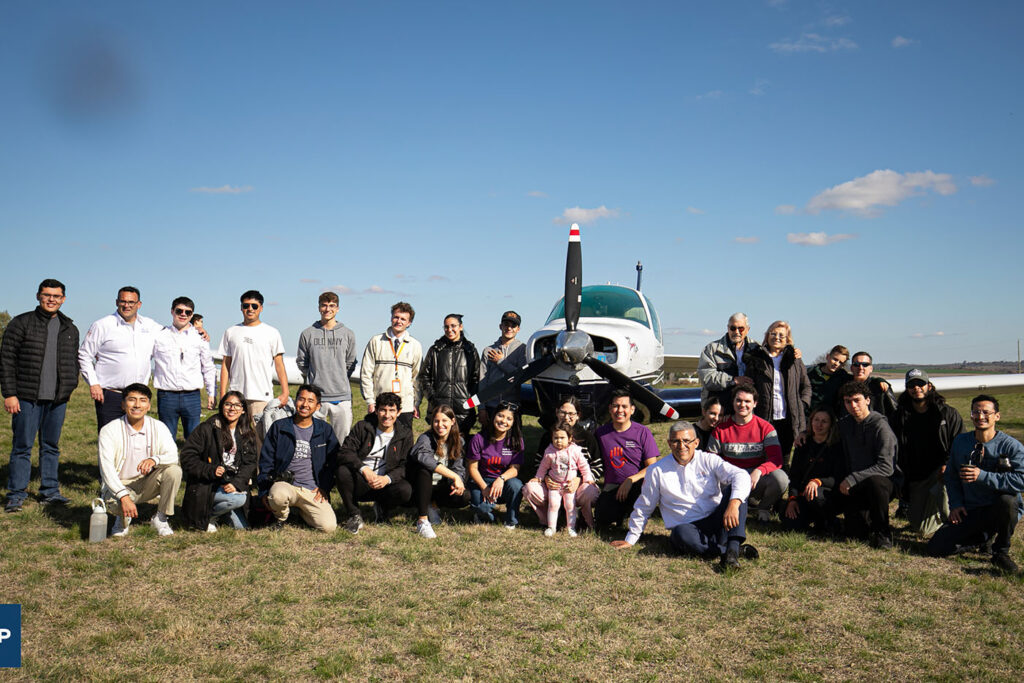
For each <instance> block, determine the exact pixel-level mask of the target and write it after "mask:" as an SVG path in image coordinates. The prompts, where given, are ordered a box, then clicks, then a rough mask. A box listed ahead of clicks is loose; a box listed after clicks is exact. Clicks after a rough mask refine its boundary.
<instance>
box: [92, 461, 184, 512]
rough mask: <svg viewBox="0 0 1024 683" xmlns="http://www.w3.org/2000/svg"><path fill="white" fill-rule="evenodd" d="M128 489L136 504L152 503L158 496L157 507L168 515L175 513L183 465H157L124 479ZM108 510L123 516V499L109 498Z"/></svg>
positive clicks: (107, 501) (123, 482)
mask: <svg viewBox="0 0 1024 683" xmlns="http://www.w3.org/2000/svg"><path fill="white" fill-rule="evenodd" d="M121 483H122V484H124V485H125V487H126V488H127V489H128V495H129V496H130V497H131V499H132V502H133V503H135V504H136V505H138V504H140V503H150V502H153V501H155V500H157V499H158V498H159V499H160V503H159V505H158V506H157V509H158V510H160V512H162V513H164V514H165V515H167V516H168V517H170V516H172V515H173V514H174V498H175V497H176V496H177V495H178V487H180V486H181V467H179V466H178V464H177V463H175V464H173V465H157V466H156V467H154V468H153V469H152V470H150V472H149V474H147V475H144V476H140V477H135V478H134V479H129V480H128V481H122V482H121ZM106 503H107V512H109V513H110V514H112V515H114V516H115V517H120V516H121V501H120V499H118V498H107V500H106Z"/></svg>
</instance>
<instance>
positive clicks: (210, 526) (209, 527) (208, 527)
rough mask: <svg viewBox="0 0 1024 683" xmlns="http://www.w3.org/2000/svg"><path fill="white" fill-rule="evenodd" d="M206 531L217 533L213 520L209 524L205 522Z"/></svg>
mask: <svg viewBox="0 0 1024 683" xmlns="http://www.w3.org/2000/svg"><path fill="white" fill-rule="evenodd" d="M206 533H208V534H215V533H217V525H216V524H214V523H213V522H210V523H209V524H207V525H206Z"/></svg>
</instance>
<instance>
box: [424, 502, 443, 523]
mask: <svg viewBox="0 0 1024 683" xmlns="http://www.w3.org/2000/svg"><path fill="white" fill-rule="evenodd" d="M427 521H428V522H430V523H431V524H441V523H442V521H443V520H442V519H441V511H440V510H438V509H437V506H436V505H431V506H430V507H428V508H427Z"/></svg>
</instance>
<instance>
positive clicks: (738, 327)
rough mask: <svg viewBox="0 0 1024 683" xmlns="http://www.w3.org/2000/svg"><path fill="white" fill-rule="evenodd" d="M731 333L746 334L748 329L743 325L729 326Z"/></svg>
mask: <svg viewBox="0 0 1024 683" xmlns="http://www.w3.org/2000/svg"><path fill="white" fill-rule="evenodd" d="M729 331H730V332H746V331H747V328H746V327H744V326H743V325H729Z"/></svg>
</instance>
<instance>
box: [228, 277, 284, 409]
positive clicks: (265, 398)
mask: <svg viewBox="0 0 1024 683" xmlns="http://www.w3.org/2000/svg"><path fill="white" fill-rule="evenodd" d="M241 301H242V318H243V320H242V322H241V324H239V325H235V326H233V327H229V328H228V329H226V330H224V337H223V338H222V339H221V340H220V354H221V356H223V360H222V361H221V366H220V395H221V397H223V396H224V394H226V393H227V392H228V391H240V392H242V395H243V396H245V401H246V403H248V404H249V413H250V414H251V415H252V416H253V417H254V418H255V417H256V416H258V415H260V414H261V413H262V412H263V409H264V408H266V407H267V403H268V402H269V401H270V399H271V398H273V396H274V373H275V371H276V373H277V381H278V382H279V383H280V384H281V393H280V394H279V395H278V400H279V401H280V402H281V403H282V404H284V403H287V402H288V395H289V392H288V373H287V372H285V369H284V342H283V341H282V340H281V333H280V332H278V331H277V328H275V327H271V326H270V325H267V324H266V323H264V322H262V321H260V313H261V312H262V311H263V295H262V294H260V293H259V292H258V291H256V290H255V289H250V290H249V291H248V292H246V293H245V294H243V295H242V296H241Z"/></svg>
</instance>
